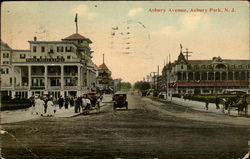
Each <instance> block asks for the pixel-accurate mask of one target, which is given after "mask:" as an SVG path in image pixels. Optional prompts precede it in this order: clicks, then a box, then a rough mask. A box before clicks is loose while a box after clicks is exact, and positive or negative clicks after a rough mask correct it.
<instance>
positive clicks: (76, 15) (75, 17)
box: [75, 13, 77, 22]
mask: <svg viewBox="0 0 250 159" xmlns="http://www.w3.org/2000/svg"><path fill="white" fill-rule="evenodd" d="M75 22H77V13H76V17H75Z"/></svg>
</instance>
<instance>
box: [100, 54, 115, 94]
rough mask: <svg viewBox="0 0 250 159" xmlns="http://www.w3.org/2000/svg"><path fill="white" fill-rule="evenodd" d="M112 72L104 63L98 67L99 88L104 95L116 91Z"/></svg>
mask: <svg viewBox="0 0 250 159" xmlns="http://www.w3.org/2000/svg"><path fill="white" fill-rule="evenodd" d="M111 74H112V72H111V71H110V70H109V68H108V67H107V66H106V64H105V62H104V55H103V63H102V64H101V65H100V66H99V67H98V76H97V87H98V88H99V90H100V91H101V92H102V93H111V92H113V91H114V82H113V79H112V77H111Z"/></svg>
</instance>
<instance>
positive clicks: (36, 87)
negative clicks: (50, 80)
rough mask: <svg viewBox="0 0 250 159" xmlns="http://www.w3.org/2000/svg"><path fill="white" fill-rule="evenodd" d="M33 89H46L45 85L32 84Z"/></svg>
mask: <svg viewBox="0 0 250 159" xmlns="http://www.w3.org/2000/svg"><path fill="white" fill-rule="evenodd" d="M31 89H45V86H31Z"/></svg>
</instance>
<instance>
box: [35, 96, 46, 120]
mask: <svg viewBox="0 0 250 159" xmlns="http://www.w3.org/2000/svg"><path fill="white" fill-rule="evenodd" d="M37 104H38V108H37V109H38V115H41V116H43V114H44V105H45V102H44V101H43V100H42V97H41V98H39V99H38V100H37Z"/></svg>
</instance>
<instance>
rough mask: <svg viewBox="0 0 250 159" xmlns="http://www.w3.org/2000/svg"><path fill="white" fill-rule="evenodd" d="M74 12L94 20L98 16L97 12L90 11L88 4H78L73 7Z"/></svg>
mask: <svg viewBox="0 0 250 159" xmlns="http://www.w3.org/2000/svg"><path fill="white" fill-rule="evenodd" d="M72 13H74V14H75V13H77V14H78V16H79V17H84V18H87V19H88V20H93V19H94V18H95V17H97V15H98V14H97V13H95V12H90V11H89V9H88V6H87V5H85V4H81V5H78V6H76V7H74V8H73V9H72Z"/></svg>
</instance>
